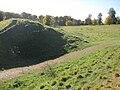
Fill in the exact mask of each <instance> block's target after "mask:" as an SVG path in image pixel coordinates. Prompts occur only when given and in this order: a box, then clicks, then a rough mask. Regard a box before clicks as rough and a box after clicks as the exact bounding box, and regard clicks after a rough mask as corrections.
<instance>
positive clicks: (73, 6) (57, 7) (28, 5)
mask: <svg viewBox="0 0 120 90" xmlns="http://www.w3.org/2000/svg"><path fill="white" fill-rule="evenodd" d="M111 7H113V8H114V9H115V10H116V16H120V0H0V10H1V11H5V12H15V13H22V12H27V13H31V14H35V15H37V16H39V15H52V16H65V15H67V16H71V17H72V18H75V19H81V20H85V18H87V17H88V14H91V15H92V19H94V18H97V16H98V13H100V12H101V13H102V15H103V20H104V19H105V17H107V16H108V14H107V12H108V10H109V8H111Z"/></svg>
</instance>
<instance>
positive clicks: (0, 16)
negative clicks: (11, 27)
mask: <svg viewBox="0 0 120 90" xmlns="http://www.w3.org/2000/svg"><path fill="white" fill-rule="evenodd" d="M2 20H3V12H2V11H0V21H2Z"/></svg>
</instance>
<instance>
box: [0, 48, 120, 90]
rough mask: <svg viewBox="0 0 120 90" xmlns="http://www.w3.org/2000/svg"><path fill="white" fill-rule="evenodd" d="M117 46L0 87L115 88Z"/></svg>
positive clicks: (35, 89)
mask: <svg viewBox="0 0 120 90" xmlns="http://www.w3.org/2000/svg"><path fill="white" fill-rule="evenodd" d="M119 55H120V46H112V47H109V48H106V49H102V50H99V51H97V52H95V53H92V54H90V55H88V56H86V57H83V58H79V59H76V60H72V61H69V62H66V63H62V64H59V65H56V66H54V67H49V66H48V68H46V69H45V70H44V71H41V72H39V73H34V74H27V75H24V76H22V77H19V78H15V79H12V80H9V81H6V82H4V83H1V84H0V89H1V90H3V89H5V90H7V89H8V90H13V89H14V90H21V89H22V90H40V89H43V90H47V89H49V90H60V89H64V90H67V89H72V90H81V89H82V90H88V89H89V90H97V89H104V90H106V89H116V88H117V83H115V81H114V80H115V77H114V76H115V75H116V74H120V62H119V61H120V56H119Z"/></svg>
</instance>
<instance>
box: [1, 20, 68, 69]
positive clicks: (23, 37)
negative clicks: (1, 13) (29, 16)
mask: <svg viewBox="0 0 120 90" xmlns="http://www.w3.org/2000/svg"><path fill="white" fill-rule="evenodd" d="M8 21H10V23H9V24H8V25H7V24H6V25H7V26H5V28H3V29H2V30H1V32H0V68H13V67H18V66H26V65H33V64H36V63H40V62H42V61H44V60H48V59H53V58H56V57H58V56H60V55H63V54H65V53H66V52H67V51H66V50H65V49H64V46H65V45H66V43H67V41H66V40H65V39H63V36H64V35H63V34H62V33H60V32H58V31H55V30H54V29H52V28H49V27H44V26H43V25H41V24H40V23H38V22H33V21H29V20H23V19H10V20H8ZM8 21H4V22H1V23H6V22H8Z"/></svg>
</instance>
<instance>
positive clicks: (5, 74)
mask: <svg viewBox="0 0 120 90" xmlns="http://www.w3.org/2000/svg"><path fill="white" fill-rule="evenodd" d="M113 45H120V41H109V42H105V43H102V44H99V45H96V46H92V47H88V48H86V49H83V50H81V51H75V52H72V53H69V54H66V55H63V56H61V57H59V58H56V59H54V60H49V61H45V62H43V63H40V64H36V65H32V66H28V67H20V68H13V69H9V70H4V71H0V81H3V80H7V79H11V78H15V77H18V76H21V75H23V74H27V73H32V72H34V71H37V70H41V69H44V68H45V67H47V66H48V64H49V65H56V64H59V63H62V62H65V61H68V60H72V59H76V58H80V57H83V56H85V55H88V54H90V53H93V52H95V51H97V50H99V49H103V48H106V47H109V46H113Z"/></svg>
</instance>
